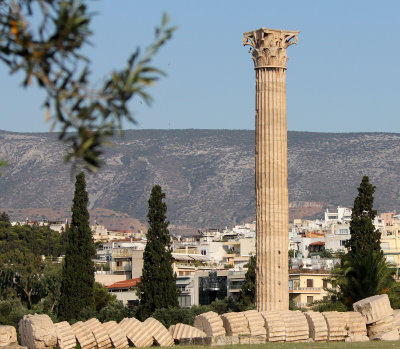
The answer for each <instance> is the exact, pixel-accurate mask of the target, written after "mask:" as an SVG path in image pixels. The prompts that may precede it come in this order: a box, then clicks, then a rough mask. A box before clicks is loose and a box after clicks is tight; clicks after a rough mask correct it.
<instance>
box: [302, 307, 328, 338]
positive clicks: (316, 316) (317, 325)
mask: <svg viewBox="0 0 400 349" xmlns="http://www.w3.org/2000/svg"><path fill="white" fill-rule="evenodd" d="M304 315H305V316H306V318H307V322H308V327H309V336H310V338H311V339H312V340H313V341H314V342H319V341H327V340H328V325H327V323H326V320H325V318H324V316H323V315H322V314H321V313H320V312H315V311H307V312H306V313H304Z"/></svg>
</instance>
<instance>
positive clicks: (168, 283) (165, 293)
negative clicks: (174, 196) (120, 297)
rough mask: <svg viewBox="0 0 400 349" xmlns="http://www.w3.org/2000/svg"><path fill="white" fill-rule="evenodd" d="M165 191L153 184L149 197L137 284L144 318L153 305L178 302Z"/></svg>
mask: <svg viewBox="0 0 400 349" xmlns="http://www.w3.org/2000/svg"><path fill="white" fill-rule="evenodd" d="M163 199H165V194H164V193H163V192H162V190H161V187H160V186H159V185H155V186H154V187H153V189H152V191H151V195H150V198H149V201H148V202H149V211H148V214H147V218H148V223H149V230H148V232H147V244H146V248H145V250H144V254H143V270H142V277H141V282H140V284H139V285H138V297H139V299H140V307H139V312H138V315H139V317H140V318H141V319H142V320H144V319H146V318H147V317H149V316H150V315H151V314H152V313H153V312H154V311H155V310H156V309H161V308H168V307H170V306H171V307H176V306H178V290H177V287H176V276H175V275H174V273H173V270H172V255H171V239H170V236H169V231H168V225H169V222H168V221H167V217H166V212H167V205H166V204H165V202H164V201H163Z"/></svg>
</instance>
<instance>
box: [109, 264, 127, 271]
mask: <svg viewBox="0 0 400 349" xmlns="http://www.w3.org/2000/svg"><path fill="white" fill-rule="evenodd" d="M112 271H124V272H126V271H132V266H131V265H130V264H128V265H121V266H116V265H113V266H112Z"/></svg>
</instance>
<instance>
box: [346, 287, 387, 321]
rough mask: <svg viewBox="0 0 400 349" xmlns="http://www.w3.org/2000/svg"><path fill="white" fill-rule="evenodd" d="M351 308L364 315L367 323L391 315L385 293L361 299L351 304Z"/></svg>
mask: <svg viewBox="0 0 400 349" xmlns="http://www.w3.org/2000/svg"><path fill="white" fill-rule="evenodd" d="M353 309H354V311H358V312H359V313H361V314H362V315H363V316H364V319H365V322H366V323H367V324H372V323H373V322H377V321H379V320H382V319H384V318H385V317H388V316H390V315H393V309H392V307H391V306H390V301H389V297H388V295H387V294H381V295H378V296H372V297H368V298H364V299H361V300H360V301H358V302H356V303H354V304H353Z"/></svg>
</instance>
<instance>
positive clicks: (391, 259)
mask: <svg viewBox="0 0 400 349" xmlns="http://www.w3.org/2000/svg"><path fill="white" fill-rule="evenodd" d="M386 262H388V263H394V256H386Z"/></svg>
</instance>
